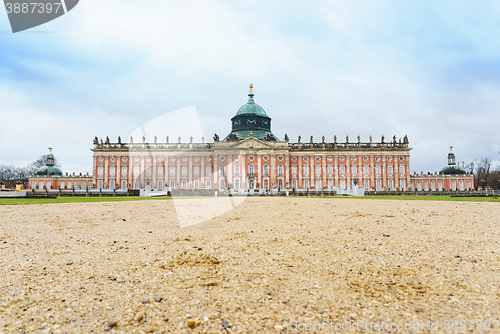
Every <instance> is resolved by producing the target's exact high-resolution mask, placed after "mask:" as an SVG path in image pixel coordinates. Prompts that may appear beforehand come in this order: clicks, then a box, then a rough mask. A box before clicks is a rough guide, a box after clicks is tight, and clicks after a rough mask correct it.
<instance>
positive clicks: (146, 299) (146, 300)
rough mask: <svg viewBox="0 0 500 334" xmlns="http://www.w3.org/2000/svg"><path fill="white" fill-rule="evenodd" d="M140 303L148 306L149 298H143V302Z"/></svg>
mask: <svg viewBox="0 0 500 334" xmlns="http://www.w3.org/2000/svg"><path fill="white" fill-rule="evenodd" d="M141 303H143V304H149V298H144V299H143V300H141Z"/></svg>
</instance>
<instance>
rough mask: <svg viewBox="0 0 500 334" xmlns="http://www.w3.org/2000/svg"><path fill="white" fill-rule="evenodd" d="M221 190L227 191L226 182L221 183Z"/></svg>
mask: <svg viewBox="0 0 500 334" xmlns="http://www.w3.org/2000/svg"><path fill="white" fill-rule="evenodd" d="M220 188H221V189H226V182H225V181H224V180H221V181H220Z"/></svg>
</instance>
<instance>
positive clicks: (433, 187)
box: [431, 181, 436, 191]
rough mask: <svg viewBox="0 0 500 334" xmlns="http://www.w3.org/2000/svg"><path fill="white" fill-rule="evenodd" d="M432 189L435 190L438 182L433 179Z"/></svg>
mask: <svg viewBox="0 0 500 334" xmlns="http://www.w3.org/2000/svg"><path fill="white" fill-rule="evenodd" d="M431 190H432V191H434V190H436V182H434V181H431Z"/></svg>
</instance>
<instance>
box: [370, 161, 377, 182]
mask: <svg viewBox="0 0 500 334" xmlns="http://www.w3.org/2000/svg"><path fill="white" fill-rule="evenodd" d="M370 175H371V177H370V179H371V182H370V183H371V185H370V189H371V188H372V187H376V186H377V185H376V183H375V155H374V154H373V153H372V154H370Z"/></svg>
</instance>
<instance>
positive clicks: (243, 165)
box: [240, 152, 248, 189]
mask: <svg viewBox="0 0 500 334" xmlns="http://www.w3.org/2000/svg"><path fill="white" fill-rule="evenodd" d="M240 160H241V166H240V170H241V188H242V189H246V188H248V187H247V164H246V161H247V155H246V154H243V155H242V154H241V152H240Z"/></svg>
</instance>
